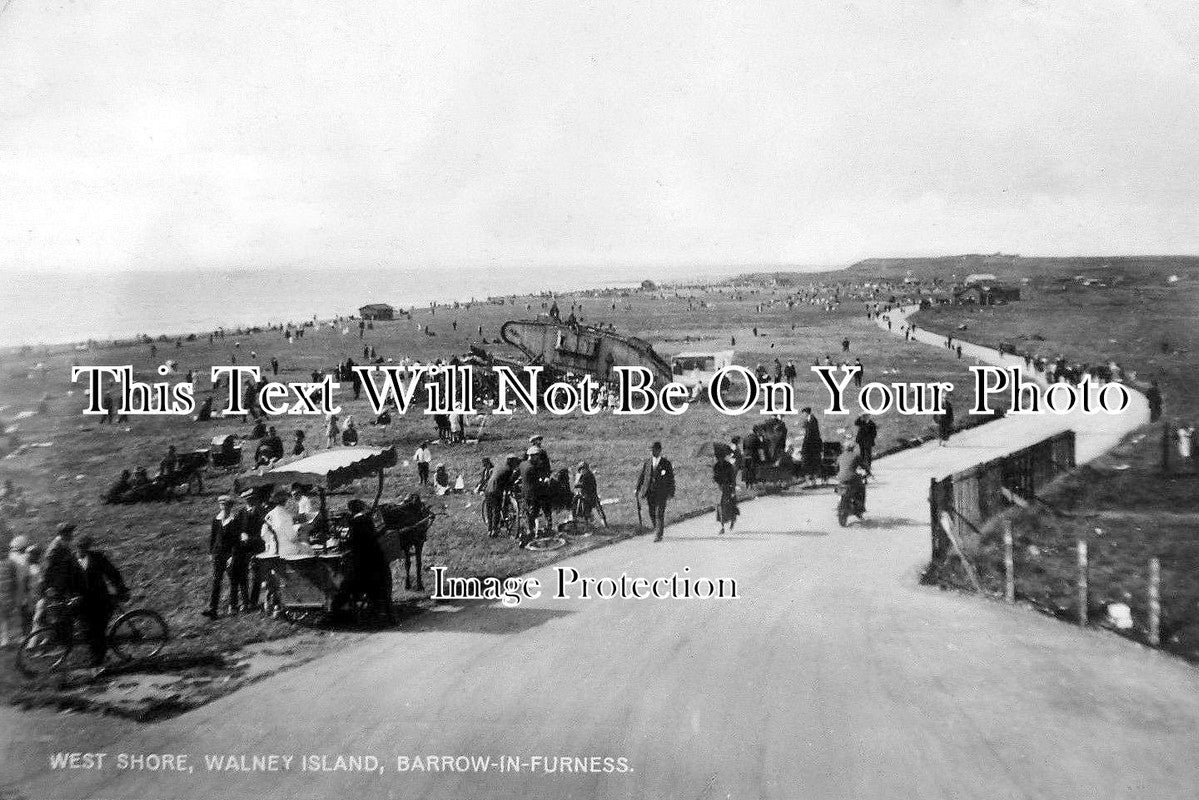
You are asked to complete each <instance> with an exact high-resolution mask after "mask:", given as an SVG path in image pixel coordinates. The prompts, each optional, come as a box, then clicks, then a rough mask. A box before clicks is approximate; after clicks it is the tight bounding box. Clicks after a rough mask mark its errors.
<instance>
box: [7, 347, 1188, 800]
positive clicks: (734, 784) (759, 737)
mask: <svg viewBox="0 0 1199 800" xmlns="http://www.w3.org/2000/svg"><path fill="white" fill-rule="evenodd" d="M934 343H935V342H934ZM966 355H967V357H968V358H972V357H979V358H995V355H994V354H992V353H988V352H985V351H981V350H980V351H979V352H977V353H967V354H966ZM1138 402H1141V401H1138ZM1143 414H1144V409H1143V403H1141V405H1139V406H1138V408H1137V410H1136V412H1135V413H1133V414H1130V415H1126V416H1125V417H1116V418H1114V417H1095V418H1083V417H1081V416H1078V417H1068V418H1061V417H1051V416H1045V417H1035V418H1023V419H1011V418H1009V419H1006V420H1002V421H999V422H996V423H993V424H990V425H986V426H983V427H981V428H978V429H975V430H972V431H969V432H966V433H963V434H961V435H959V436H955V437H954V439H953V440H952V442H951V444H950V446H949V447H947V448H940V447H937V446H936V444H935V443H934V444H932V445H930V446H925V447H921V448H918V449H915V450H911V451H907V452H904V453H901V454H898V455H896V456H893V457H890V458H887V459H885V460H883V461H880V462H879V463H878V465H877V467H876V472H877V474H878V480H876V481H874V482H872V483H871V486H870V498H869V514H868V517H867V521H866V523H865V524H852V525H851V526H850V527H849V528H846V529H841V528H838V527H837V523H836V520H835V518H834V505H835V497H834V496H833V495H832V494H831V492H829V491H827V490H816V491H795V492H792V493H790V494H788V495H786V496H777V497H771V498H766V499H762V500H757V501H754V502H752V503H746V504H744V505H743V507H742V508H743V516H742V519H741V521H740V522H739V524H738V527H737V530H736V533H734V534H726V535H724V536H719V535H717V533H716V530H717V528H716V525H715V523H714V521H713V519H712V518H711V517H710V516H709V517H705V518H702V519H695V520H691V521H688V522H685V523H682V524H678V525H674V526H671V527H670V528H669V529H668V530H667V536H666V540H665V541H664V542H662V543H660V544H655V543H653V542H652V541H650V540H649V538H648V537H642V538H638V539H635V540H631V541H628V542H625V543H621V544H619V545H616V546H612V547H608V548H604V549H601V550H597V551H593V552H590V553H587V554H585V555H581V556H579V557H576V558H572V559H570V560H569V561H567V562H564V563H563V564H562V565H560V566H568V567H571V568H573V569H575V570H577V571H578V572H579V573H580V574H583V575H588V576H593V577H604V576H609V577H619V576H620V575H621V574H622V573H628V574H629V575H637V576H646V577H656V576H662V575H670V574H672V573H675V572H680V571H682V570H683V569H684V567H689V568H690V572H689V574H690V575H696V576H708V577H712V578H716V577H720V578H726V579H733V580H736V582H737V587H738V592H739V594H740V599H736V600H721V601H716V600H695V599H691V600H660V601H654V600H589V601H583V600H578V599H561V600H559V599H551V598H549V597H548V596H546V597H543V598H542V599H540V600H537V601H532V602H526V603H523V604H522V605H521V606H520V607H519V608H514V609H509V608H502V607H500V606H498V605H494V604H491V605H487V604H476V605H472V606H466V605H458V606H452V607H450V608H448V609H447V610H444V611H440V612H431V613H428V614H426V615H423V616H422V617H420V618H417V619H414V620H411V621H410V622H409V623H407V624H406V625H404V626H402V627H401V628H400V629H399V630H396V631H394V632H387V633H382V634H379V635H377V636H373V637H371V638H370V639H369V641H367V642H366V643H364V644H362V645H361V646H357V647H354V648H352V649H349V650H346V651H344V652H342V653H339V654H336V655H332V656H328V657H325V658H322V659H320V660H317V661H315V662H312V663H309V664H307V665H305V666H303V667H300V668H297V669H294V670H291V671H288V672H286V673H283V674H281V675H278V676H276V677H274V678H271V679H269V680H265V681H263V682H260V683H258V684H255V685H252V686H250V687H248V688H245V689H243V690H241V691H239V692H237V693H235V694H233V695H231V696H228V697H226V698H224V699H222V700H219V701H217V702H214V703H212V704H210V705H208V706H206V707H204V708H202V709H199V710H197V711H194V712H192V713H189V714H186V715H184V716H181V717H178V718H176V719H173V720H170V721H166V722H163V723H160V724H155V725H151V726H148V727H145V728H143V729H140V730H138V731H135V732H133V733H130V734H126V735H124V736H123V737H121V738H118V739H116V740H115V741H112V742H110V743H108V744H106V745H105V746H103V747H102V748H99V747H98V748H97V749H102V750H103V751H105V752H108V753H110V754H116V753H121V752H133V753H185V754H189V756H190V757H191V758H192V759H193V760H194V763H196V764H197V766H196V769H195V771H194V772H192V773H183V774H162V773H148V772H137V771H118V770H115V769H105V770H102V771H57V772H49V771H43V772H42V773H40V774H37V775H34V776H32V777H31V778H30V779H28V780H26V781H24V782H23V783H22V784H20V785H19V786H17V787H16V792H17V793H18V794H19V795H20V796H26V797H31V798H48V799H49V798H53V799H54V800H68V798H83V797H88V798H110V799H111V800H126V799H132V798H138V799H140V798H213V799H214V800H216V799H218V798H219V799H221V800H224V799H225V798H251V797H255V798H257V797H262V798H292V797H297V798H310V797H312V798H315V797H363V798H374V797H395V798H455V799H461V798H476V797H479V798H481V797H513V798H567V797H574V798H652V799H653V800H663V799H664V798H687V799H688V800H697V799H700V798H780V800H797V799H801V798H816V799H819V800H825V799H828V798H974V797H978V798H983V797H985V798H989V799H991V800H995V799H997V798H1095V797H1106V798H1116V797H1129V798H1132V797H1136V798H1141V799H1143V798H1154V800H1163V798H1189V799H1191V800H1193V798H1194V797H1196V793H1197V792H1199V752H1197V749H1196V746H1195V745H1196V735H1197V734H1199V673H1197V672H1196V671H1195V670H1194V669H1193V668H1192V667H1190V666H1188V665H1187V664H1185V663H1183V662H1180V661H1178V660H1175V659H1173V658H1171V657H1168V656H1165V655H1162V654H1160V653H1158V652H1154V651H1151V650H1149V649H1146V648H1143V647H1140V646H1137V645H1135V644H1132V643H1129V642H1127V641H1125V640H1122V639H1120V638H1118V637H1115V636H1113V635H1110V634H1108V633H1105V632H1103V631H1096V630H1080V629H1078V628H1077V627H1074V626H1071V625H1068V624H1064V623H1062V622H1059V621H1056V620H1053V619H1049V618H1047V617H1044V616H1042V615H1039V614H1037V613H1034V612H1031V611H1028V610H1025V609H1021V608H1014V607H1009V606H1006V605H1004V604H1002V603H999V602H994V601H990V600H985V599H981V598H977V597H971V596H966V595H961V594H957V593H953V592H943V591H939V590H937V589H933V588H929V587H924V586H920V585H919V584H918V582H917V578H918V574H919V571H920V569H921V567H922V566H923V565H924V563H925V561H926V559H927V556H928V550H929V530H928V523H927V518H928V504H927V491H928V484H929V479H930V478H931V477H942V476H944V475H946V474H948V473H950V472H952V471H955V470H957V469H959V468H961V467H964V466H967V465H969V464H972V463H976V462H978V461H981V460H984V459H989V458H993V457H995V456H997V455H999V454H1001V453H1003V452H1006V451H1010V450H1013V449H1016V448H1019V447H1021V446H1024V445H1026V444H1028V443H1031V442H1033V441H1035V440H1037V439H1040V438H1042V437H1044V436H1046V435H1048V434H1050V433H1052V432H1054V431H1056V430H1060V429H1061V428H1063V427H1065V426H1067V425H1069V426H1072V427H1075V428H1076V430H1077V431H1078V434H1079V436H1078V444H1079V460H1080V461H1083V460H1086V459H1087V458H1090V457H1093V456H1094V455H1096V454H1097V453H1099V452H1102V450H1103V449H1105V448H1106V447H1107V446H1109V445H1110V444H1111V443H1113V442H1114V441H1115V439H1117V438H1118V437H1119V436H1120V435H1121V434H1122V433H1123V432H1124V431H1125V430H1126V429H1128V428H1129V427H1131V426H1134V425H1135V424H1137V423H1138V422H1139V421H1140V419H1141V418H1142V417H1143ZM535 575H536V577H539V578H540V579H541V580H542V582H543V584H544V585H545V586H552V585H553V580H554V572H553V570H552V569H547V570H542V571H541V572H539V573H535ZM548 594H549V592H547V595H548ZM53 746H54V744H53V743H52V742H47V743H42V744H40V745H39V746H38V747H39V748H40V752H31V753H30V754H29V757H30V758H46V757H47V754H48V752H49V750H50V749H51V748H53ZM35 749H38V748H35ZM270 753H279V754H332V755H336V754H343V755H350V754H371V755H375V756H378V757H380V758H381V759H382V764H383V768H384V771H383V772H382V774H360V773H346V772H330V773H320V774H313V773H312V772H300V771H298V768H296V767H295V766H294V765H293V769H292V770H289V771H284V772H273V773H225V772H209V771H207V770H206V769H205V768H204V766H203V762H202V757H203V755H204V754H247V755H252V754H270ZM461 755H465V756H492V757H495V758H497V759H498V758H499V757H502V756H515V757H518V758H521V759H523V760H522V762H521V766H522V768H521V770H520V771H519V772H516V771H507V772H503V773H501V772H498V771H495V770H496V769H498V762H493V763H494V764H496V766H495V767H493V768H492V771H488V772H481V771H469V770H468V771H438V772H430V771H420V772H414V771H411V770H409V771H407V772H400V771H398V770H397V768H396V767H397V762H396V757H397V756H407V757H409V758H412V757H425V756H438V757H441V756H461ZM558 756H579V757H590V756H599V757H610V758H624V759H627V764H628V766H629V771H626V772H619V771H617V772H602V771H600V772H586V773H582V772H577V771H576V772H569V773H563V772H554V773H549V772H546V771H545V770H537V771H533V770H532V769H530V767H531V766H532V762H531V760H532V759H533V757H541V758H543V759H547V760H552V759H554V758H556V757H558ZM114 757H115V756H114ZM438 763H439V764H440V763H441V762H438ZM551 763H552V762H551ZM600 765H601V769H602V762H600Z"/></svg>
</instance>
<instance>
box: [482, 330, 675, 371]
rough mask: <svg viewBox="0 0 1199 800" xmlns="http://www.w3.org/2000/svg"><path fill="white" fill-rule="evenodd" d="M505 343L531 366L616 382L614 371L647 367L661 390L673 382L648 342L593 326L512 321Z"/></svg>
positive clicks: (502, 332)
mask: <svg viewBox="0 0 1199 800" xmlns="http://www.w3.org/2000/svg"><path fill="white" fill-rule="evenodd" d="M500 336H501V337H502V338H503V340H504V341H505V342H507V343H508V344H510V345H512V346H513V347H515V348H516V349H517V350H519V351H520V352H522V353H524V355H525V357H526V358H527V359H528V361H529V364H542V365H545V366H546V367H549V368H550V369H554V370H559V371H562V372H574V373H577V374H587V375H592V376H594V377H595V378H597V379H599V380H609V379H610V378H612V368H613V367H633V366H636V367H645V368H646V369H648V370H649V371H650V372H651V373H652V374H653V377H654V383H655V384H656V385H658V386H661V385H662V384H664V383H667V382H669V381H670V379H671V374H670V364H669V363H667V362H666V360H665V359H663V358H662V357H661V356H660V355H658V354H657V353H655V352H654V348H653V346H652V345H651V344H650V343H649V342H647V341H645V340H644V339H638V338H637V337H635V336H627V335H624V334H620V333H617V332H616V331H613V330H608V329H604V328H594V327H591V326H589V325H577V324H576V325H570V324H567V323H565V322H559V321H557V320H554V319H544V320H542V319H536V320H512V321H510V322H505V323H504V326H503V327H502V328H501V329H500Z"/></svg>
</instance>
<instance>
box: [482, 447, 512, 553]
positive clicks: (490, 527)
mask: <svg viewBox="0 0 1199 800" xmlns="http://www.w3.org/2000/svg"><path fill="white" fill-rule="evenodd" d="M518 466H520V458H519V457H518V456H517V455H516V453H509V454H508V455H507V456H506V457H505V458H504V463H503V464H501V465H500V466H498V467H496V468H495V469H494V470H492V471H491V477H489V478H488V479H487V485H486V486H484V487H483V508H484V516H485V517H486V518H487V535H488V536H490V537H491V538H492V539H495V538H497V537H499V535H500V533H501V531H500V528H501V524H502V523H503V519H504V515H503V506H504V492H506V491H508V490H509V489H511V488H512V484H513V483H514V482H515V481H516V476H517V473H516V469H517V467H518Z"/></svg>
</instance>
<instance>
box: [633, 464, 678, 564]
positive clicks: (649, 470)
mask: <svg viewBox="0 0 1199 800" xmlns="http://www.w3.org/2000/svg"><path fill="white" fill-rule="evenodd" d="M649 453H650V456H649V458H647V459H645V462H644V463H643V464H642V465H641V474H640V475H638V476H637V496H638V497H640V498H642V499H643V500H645V505H646V507H647V508H648V509H649V521H650V525H651V526H652V527H653V529H654V541H655V542H660V541H662V536H663V534H664V533H665V532H666V501H667V500H670V499H671V498H672V497H674V467H672V466H671V465H670V460H669V459H667V458H666V457H664V456H663V455H662V443H661V442H654V443H653V445H651V446H650V449H649Z"/></svg>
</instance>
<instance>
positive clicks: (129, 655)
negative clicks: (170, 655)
mask: <svg viewBox="0 0 1199 800" xmlns="http://www.w3.org/2000/svg"><path fill="white" fill-rule="evenodd" d="M46 613H47V616H48V617H49V623H48V624H43V625H41V626H40V627H38V628H35V629H34V630H33V631H31V632H30V633H29V635H28V636H26V637H25V638H24V640H22V642H21V646H20V647H19V648H18V649H17V656H16V664H17V669H18V670H19V671H20V672H21V673H22V674H24V675H26V676H29V677H35V676H38V675H44V674H46V673H49V672H53V671H55V670H58V669H64V668H66V667H68V666H70V665H71V663H72V662H71V653H72V652H73V651H75V649H76V645H78V644H83V643H85V642H86V635H85V631H83V630H82V628H83V621H84V620H83V616H82V614H80V613H79V609H78V603H77V601H73V600H64V601H58V602H52V603H48V604H47V606H46ZM170 636H171V634H170V629H169V628H168V627H167V624H166V621H165V620H164V619H163V618H162V615H161V614H159V613H158V612H157V611H153V610H151V609H148V608H133V609H130V610H129V611H126V612H124V613H122V614H119V615H118V616H117V617H116V619H114V620H113V621H112V622H111V623H110V624H109V626H108V632H107V637H108V649H109V650H110V651H112V652H113V653H114V654H115V655H116V656H117V658H118V659H120V660H121V661H123V662H126V663H128V662H132V661H140V660H145V659H150V658H153V657H154V656H156V655H158V654H159V653H160V652H162V649H163V647H165V646H166V643H167V641H168V640H169V639H170ZM80 666H82V665H80Z"/></svg>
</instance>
